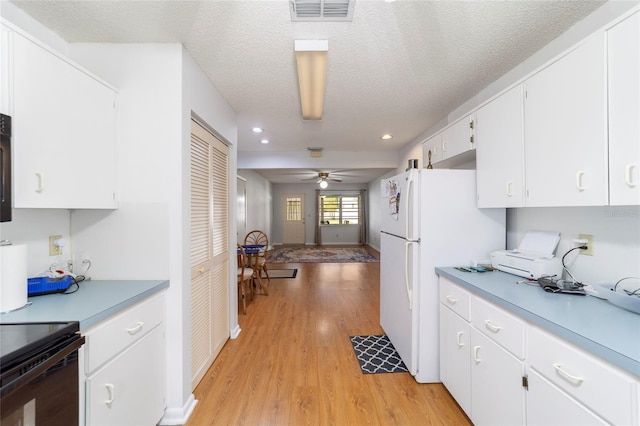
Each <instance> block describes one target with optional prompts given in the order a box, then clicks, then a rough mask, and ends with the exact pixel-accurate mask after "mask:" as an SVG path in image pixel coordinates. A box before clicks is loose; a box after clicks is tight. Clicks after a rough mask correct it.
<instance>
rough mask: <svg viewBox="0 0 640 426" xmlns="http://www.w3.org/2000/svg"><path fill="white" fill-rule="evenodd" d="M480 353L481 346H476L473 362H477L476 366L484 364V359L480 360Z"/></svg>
mask: <svg viewBox="0 0 640 426" xmlns="http://www.w3.org/2000/svg"><path fill="white" fill-rule="evenodd" d="M478 352H480V346H474V347H473V360H474V361H475V362H476V364H479V363H481V362H482V358H478Z"/></svg>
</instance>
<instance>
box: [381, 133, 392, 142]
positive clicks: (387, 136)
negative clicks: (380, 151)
mask: <svg viewBox="0 0 640 426" xmlns="http://www.w3.org/2000/svg"><path fill="white" fill-rule="evenodd" d="M380 139H382V140H383V141H388V140H389V139H393V136H391V135H390V134H388V133H387V134H385V135H382V136H380Z"/></svg>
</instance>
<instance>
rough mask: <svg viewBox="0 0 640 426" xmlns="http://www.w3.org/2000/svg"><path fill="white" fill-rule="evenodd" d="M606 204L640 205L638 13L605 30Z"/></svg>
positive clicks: (639, 38) (639, 17)
mask: <svg viewBox="0 0 640 426" xmlns="http://www.w3.org/2000/svg"><path fill="white" fill-rule="evenodd" d="M607 44H608V46H607V47H608V49H607V51H608V85H609V203H610V204H611V205H637V204H640V12H636V13H635V14H633V15H632V16H630V17H628V18H627V19H625V20H624V21H622V22H620V23H619V24H617V25H616V26H614V27H613V28H611V29H609V30H608V31H607Z"/></svg>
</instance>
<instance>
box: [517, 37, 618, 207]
mask: <svg viewBox="0 0 640 426" xmlns="http://www.w3.org/2000/svg"><path fill="white" fill-rule="evenodd" d="M525 90H526V91H525V120H524V122H525V166H526V167H525V169H526V172H525V173H526V179H525V181H526V187H527V190H526V205H527V206H535V207H539V206H542V207H544V206H592V205H606V204H608V177H607V174H608V170H607V169H608V162H607V134H606V79H605V49H604V36H603V34H602V33H598V34H596V35H594V36H591V37H589V38H587V39H586V40H585V42H584V44H582V45H580V46H579V47H577V48H576V49H575V50H573V51H571V52H570V53H568V54H567V55H566V56H564V57H562V58H561V59H559V60H558V61H556V62H554V63H552V64H551V65H549V66H548V67H546V68H545V69H543V70H541V71H540V72H538V73H537V74H535V75H534V76H532V77H531V78H530V79H528V80H527V81H526V83H525Z"/></svg>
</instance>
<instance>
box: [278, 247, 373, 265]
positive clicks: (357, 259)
mask: <svg viewBox="0 0 640 426" xmlns="http://www.w3.org/2000/svg"><path fill="white" fill-rule="evenodd" d="M267 262H270V263H375V262H378V259H376V258H375V257H374V256H372V255H371V253H369V252H368V251H367V250H366V249H364V248H361V247H338V248H333V247H331V248H325V247H291V248H286V247H283V248H277V249H275V250H273V251H271V252H270V253H269V255H268V257H267Z"/></svg>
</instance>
